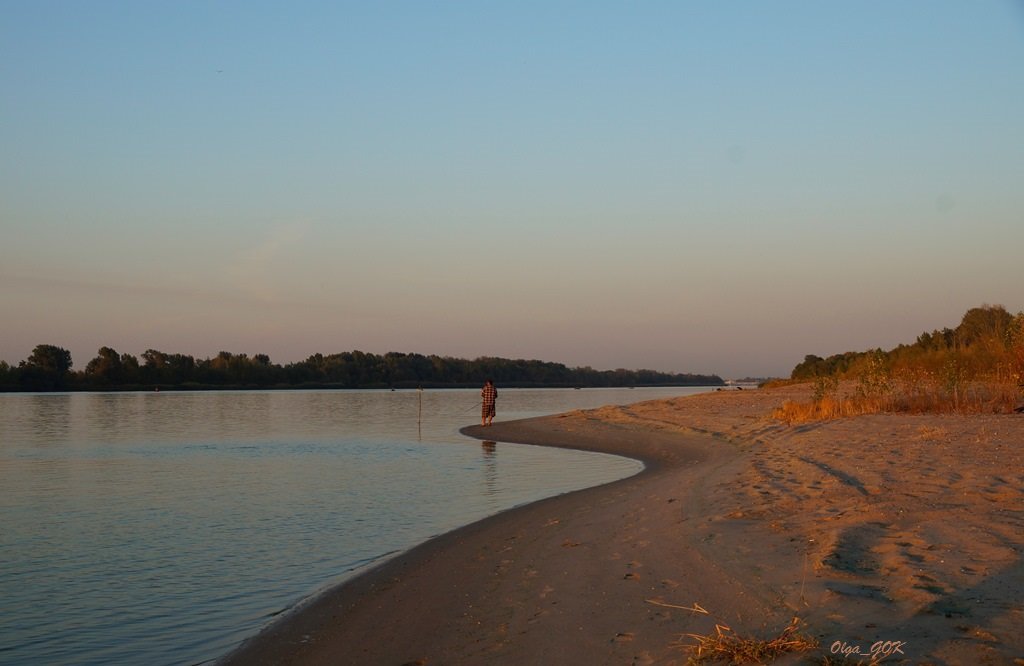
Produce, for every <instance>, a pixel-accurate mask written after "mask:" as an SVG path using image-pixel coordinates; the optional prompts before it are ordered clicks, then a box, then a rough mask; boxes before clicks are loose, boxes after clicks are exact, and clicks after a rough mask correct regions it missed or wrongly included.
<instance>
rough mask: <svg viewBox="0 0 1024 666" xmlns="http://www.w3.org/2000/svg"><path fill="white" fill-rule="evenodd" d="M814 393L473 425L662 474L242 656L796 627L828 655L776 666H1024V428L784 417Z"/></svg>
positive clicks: (542, 512)
mask: <svg viewBox="0 0 1024 666" xmlns="http://www.w3.org/2000/svg"><path fill="white" fill-rule="evenodd" d="M809 393H810V390H809V388H808V387H806V386H802V387H801V386H797V387H786V388H781V389H772V390H759V391H720V392H714V393H708V394H701V395H696V396H689V397H685V398H678V399H671V400H657V401H650V402H643V403H638V404H635V405H629V406H626V407H604V408H600V409H595V410H585V411H576V412H571V413H568V414H564V415H558V416H551V417H542V418H537V419H528V420H523V421H515V422H500V421H497V422H495V424H494V425H493V426H491V427H488V428H481V427H479V426H472V427H468V428H466V429H464V430H463V432H464V434H466V435H469V436H471V437H476V438H479V439H482V440H490V441H495V442H498V444H497V446H498V447H499V450H500V447H501V446H502V443H504V442H507V443H528V444H539V445H547V446H561V447H569V448H580V449H586V450H594V451H602V452H608V453H618V454H621V455H626V456H629V457H633V458H637V459H639V460H642V461H643V462H644V463H645V464H646V469H645V470H644V471H643V472H641V473H640V474H638V475H636V476H634V477H631V478H629V479H625V480H622V481H618V482H615V483H612V484H608V485H605V486H601V487H597V488H590V489H587V490H582V491H578V492H575V493H570V494H567V495H562V496H559V497H555V498H551V499H548V500H544V501H541V502H536V503H534V504H530V505H528V506H525V507H520V508H517V509H514V510H511V511H507V512H504V513H501V514H498V515H497V516H493V517H491V518H488V519H486V520H483V521H480V522H478V523H475V524H473V525H470V526H467V527H464V528H462V529H459V530H456V531H454V532H451V533H448V534H445V535H442V536H440V537H437V538H435V539H432V540H431V541H428V542H427V543H425V544H422V545H420V546H419V547H417V548H414V549H412V550H411V551H409V552H407V553H405V554H403V555H400V556H398V557H396V558H393V559H391V560H389V561H387V562H385V563H384V564H383V565H381V566H379V567H377V568H375V569H373V570H371V571H368V572H366V573H365V574H363V575H361V576H359V577H358V578H356V579H354V580H352V581H350V582H348V583H346V584H344V585H342V586H340V587H338V588H336V589H333V590H331V591H329V592H327V593H325V594H323V595H321V596H319V597H318V598H316V599H314V600H312V601H311V602H309V603H307V604H305V605H303V606H302V607H301V608H299V609H297V610H296V611H295V612H292V613H289V614H288V615H287V616H286V617H284V618H283V619H282V620H281V621H279V622H277V623H275V624H274V625H272V626H271V627H269V628H268V629H267V630H265V631H264V632H263V633H261V634H260V635H258V636H257V637H255V638H253V639H251V640H250V641H248V642H247V643H245V644H244V645H243V646H242V647H241V648H240V649H239V650H238V651H236V652H235V653H233V654H232V655H229V656H228V657H227V658H226V659H225V660H223V663H226V664H392V665H398V664H430V665H433V664H549V663H552V664H553V663H566V664H594V663H597V664H683V663H686V661H687V659H688V657H689V656H690V654H689V653H688V652H687V650H686V649H685V648H684V647H683V646H684V645H686V644H692V643H693V641H692V640H691V639H689V638H687V637H686V635H687V634H701V635H705V634H711V633H714V632H715V625H716V624H721V625H727V626H728V627H730V628H731V629H732V630H734V631H735V632H736V633H737V634H740V635H744V636H755V637H763V638H771V637H773V636H776V635H778V633H779V632H780V631H781V630H782V629H783V628H785V627H786V626H787V625H788V624H789V622H790V621H791V620H792V618H794V617H799V618H800V620H801V622H802V627H803V629H802V631H803V633H804V634H805V635H807V636H809V637H812V638H814V639H816V640H817V641H818V642H819V647H818V648H817V649H816V650H813V651H810V652H807V653H804V654H802V655H795V656H790V657H787V658H785V659H783V660H779V661H778V662H777V663H828V662H823V658H825V657H828V658H831V659H832V660H833V661H832V662H831V663H851V664H853V663H858V662H863V663H867V662H868V659H869V658H870V656H871V655H870V652H871V649H872V646H873V645H876V644H877V646H878V647H880V648H885V649H886V650H890V651H891V654H889V656H888V657H887V658H886V659H885V660H884V663H910V664H1024V605H1022V599H1024V559H1022V555H1024V553H1022V549H1024V452H1022V443H1024V417H1021V416H1019V415H1014V416H996V415H992V416H976V415H972V416H955V415H942V416H937V415H927V416H909V415H908V416H904V415H872V416H863V417H857V418H852V419H841V420H836V421H830V422H825V423H815V424H805V425H798V426H790V425H786V424H784V423H781V422H779V421H775V420H773V419H771V418H770V417H769V414H770V412H771V410H772V409H773V408H774V407H776V406H778V405H781V404H782V402H783V401H785V400H787V399H801V398H807V397H808V396H809ZM498 416H499V418H500V416H501V412H500V404H499V412H498ZM701 610H705V611H707V612H706V613H704V612H701ZM844 653H845V655H846V657H845V658H844Z"/></svg>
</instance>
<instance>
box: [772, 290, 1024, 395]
mask: <svg viewBox="0 0 1024 666" xmlns="http://www.w3.org/2000/svg"><path fill="white" fill-rule="evenodd" d="M908 375H915V376H930V377H934V378H937V379H939V380H941V381H942V382H943V383H946V384H949V385H950V386H955V385H957V384H961V383H963V382H967V381H1002V382H1009V383H1020V382H1021V381H1022V380H1024V312H1018V313H1017V314H1016V315H1011V314H1010V313H1009V312H1007V310H1006V308H1005V307H1003V306H1002V305H982V306H981V307H977V308H971V309H970V310H968V311H967V313H966V314H964V316H963V319H961V320H960V325H959V326H957V327H956V328H943V329H941V330H938V329H936V330H934V331H931V332H928V331H925V332H924V333H922V334H921V335H919V336H918V337H917V340H916V341H914V342H913V343H910V344H901V345H899V346H898V347H896V348H894V349H891V350H889V351H883V350H882V349H872V350H868V351H862V352H845V353H843V354H835V355H833V356H829V357H827V358H822V357H820V356H815V355H813V354H811V355H808V356H806V357H804V360H803V362H801V363H799V364H798V365H797V366H796V367H795V368H793V372H792V374H791V379H794V380H813V379H815V378H819V377H834V378H840V379H842V378H848V379H861V378H864V377H866V376H875V377H877V376H883V377H898V376H908Z"/></svg>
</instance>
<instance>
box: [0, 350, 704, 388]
mask: <svg viewBox="0 0 1024 666" xmlns="http://www.w3.org/2000/svg"><path fill="white" fill-rule="evenodd" d="M487 377H491V378H493V379H494V380H495V382H497V383H498V384H499V385H502V386H505V387H569V386H587V387H600V386H719V385H722V384H724V382H723V381H722V378H721V377H719V376H717V375H694V374H670V373H664V372H656V371H654V370H621V369H620V370H603V371H602V370H594V369H593V368H589V367H584V368H568V367H566V366H564V365H562V364H561V363H550V362H546V361H536V360H530V361H527V360H521V359H520V360H510V359H504V358H491V357H483V358H477V359H473V360H466V359H459V358H450V357H443V356H433V355H432V356H424V355H422V354H404V353H398V352H388V353H386V354H384V355H378V354H369V353H364V352H361V351H352V352H343V353H340V354H330V355H326V356H325V355H323V354H314V355H312V356H310V357H309V358H307V359H306V360H304V361H299V362H298V363H289V364H287V365H278V364H275V363H271V361H270V357H269V356H267V355H266V354H256V355H254V356H249V355H247V354H233V353H231V352H220V353H219V354H217V356H215V357H213V358H206V359H201V360H196V359H195V358H193V357H192V356H187V355H185V354H166V353H164V352H160V351H157V350H155V349H149V350H147V351H146V352H145V353H143V354H142V356H141V359H140V358H137V357H135V356H133V355H131V354H118V353H117V352H116V351H115V350H113V349H111V348H110V347H103V348H101V349H100V350H99V352H98V353H97V355H96V357H95V358H93V359H92V360H90V361H89V362H88V363H87V364H86V366H85V368H84V369H83V370H80V371H75V370H72V360H71V353H70V352H68V351H67V350H66V349H63V348H61V347H57V346H54V345H38V346H36V348H35V349H34V350H33V351H32V355H31V356H29V357H28V358H27V359H26V360H24V361H22V362H21V363H19V364H18V365H17V366H11V365H9V364H7V363H5V362H3V361H0V391H101V390H137V389H146V390H151V389H154V388H160V389H256V388H279V389H288V388H350V389H354V388H416V387H423V388H448V387H465V386H479V385H480V384H482V383H483V380H484V379H485V378H487Z"/></svg>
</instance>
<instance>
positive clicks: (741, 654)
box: [679, 617, 818, 664]
mask: <svg viewBox="0 0 1024 666" xmlns="http://www.w3.org/2000/svg"><path fill="white" fill-rule="evenodd" d="M799 629H800V618H797V617H794V618H793V620H792V621H791V622H790V623H789V626H787V627H786V628H785V629H783V630H782V632H781V633H780V634H779V635H778V636H776V637H775V638H771V639H760V638H751V637H743V636H739V635H737V634H736V632H734V631H733V630H732V629H730V628H729V627H727V626H725V625H723V624H716V625H715V633H714V634H709V635H706V636H702V635H700V634H685V637H686V638H690V639H692V640H693V641H694V642H693V643H692V644H683V643H680V644H679V647H681V648H683V649H684V650H687V651H688V652H689V653H690V658H689V661H688V663H690V664H702V663H708V662H716V661H717V662H723V661H724V662H725V663H728V664H764V663H767V662H769V661H772V660H774V659H777V658H778V657H781V656H782V655H784V654H787V653H790V652H806V651H808V650H813V649H815V648H816V647H818V642H817V641H816V640H814V639H813V638H808V637H806V636H804V635H802V634H800V633H799Z"/></svg>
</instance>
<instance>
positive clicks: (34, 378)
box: [18, 345, 71, 391]
mask: <svg viewBox="0 0 1024 666" xmlns="http://www.w3.org/2000/svg"><path fill="white" fill-rule="evenodd" d="M18 368H19V370H20V372H19V375H20V377H19V379H20V384H21V387H22V389H24V390H28V391H59V390H61V389H64V388H65V387H66V386H67V379H68V373H69V372H70V371H71V352H69V351H68V350H67V349H63V348H61V347H57V346H56V345H36V348H35V349H33V350H32V355H31V356H29V357H28V358H27V359H25V360H24V361H22V362H21V363H20V364H19V366H18Z"/></svg>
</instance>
